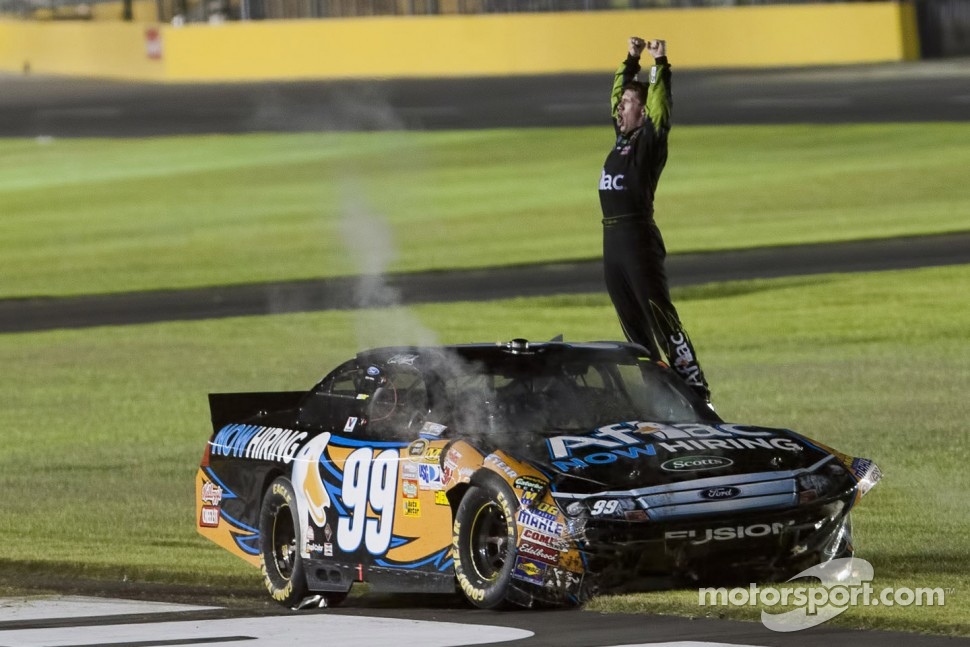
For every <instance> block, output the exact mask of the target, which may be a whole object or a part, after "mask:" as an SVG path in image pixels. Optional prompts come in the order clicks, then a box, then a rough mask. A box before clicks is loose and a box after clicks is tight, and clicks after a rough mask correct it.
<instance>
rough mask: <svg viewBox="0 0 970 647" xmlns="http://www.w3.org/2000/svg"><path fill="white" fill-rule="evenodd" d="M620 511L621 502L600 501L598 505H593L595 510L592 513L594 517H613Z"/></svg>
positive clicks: (614, 500) (612, 500) (613, 500)
mask: <svg viewBox="0 0 970 647" xmlns="http://www.w3.org/2000/svg"><path fill="white" fill-rule="evenodd" d="M619 509H620V502H619V501H617V500H616V499H598V500H597V501H596V503H594V504H593V508H592V509H591V510H590V512H591V513H592V514H593V516H594V517H600V516H603V515H613V514H616V513H617V511H619Z"/></svg>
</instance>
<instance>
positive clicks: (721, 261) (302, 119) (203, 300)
mask: <svg viewBox="0 0 970 647" xmlns="http://www.w3.org/2000/svg"><path fill="white" fill-rule="evenodd" d="M608 82H609V74H605V75H603V74H597V75H568V76H551V77H510V78H488V79H460V78H459V79H446V80H440V79H432V80H373V81H340V82H322V81H321V82H305V81H304V82H288V83H283V82H277V83H250V84H216V85H159V84H146V83H123V82H117V81H107V80H98V79H74V78H51V77H34V76H29V75H21V76H18V75H5V76H0V136H10V137H83V136H97V137H136V136H161V135H180V134H202V133H239V132H253V131H270V132H284V131H301V130H383V129H400V128H404V129H431V128H492V127H534V126H586V125H596V124H603V125H604V127H605V126H606V122H605V120H604V108H603V106H604V94H605V90H604V87H605V85H606V83H608ZM674 84H675V97H676V99H675V101H676V106H675V118H676V123H678V124H745V123H761V124H764V123H816V124H821V123H848V122H878V121H965V120H968V119H970V59H956V60H953V59H949V60H942V61H936V62H932V63H927V62H922V63H893V64H880V65H865V66H845V67H839V68H822V69H811V68H806V69H794V70H758V71H750V70H749V71H743V70H724V71H677V72H675V80H674ZM668 262H669V268H668V269H669V274H670V278H671V284H672V285H674V286H682V285H689V284H696V283H706V282H711V281H728V280H735V279H747V278H771V277H778V276H785V275H805V274H818V273H825V272H851V271H872V270H886V269H903V268H911V267H918V266H924V265H943V264H953V263H968V262H970V233H968V232H963V233H957V234H954V235H949V236H932V237H927V238H923V239H900V240H878V241H863V242H858V243H845V244H834V245H807V246H799V247H778V248H770V249H754V250H741V251H732V252H721V253H708V254H674V255H672V256H671V257H670V258H669V261H668ZM601 274H602V271H601V266H600V261H599V260H580V261H575V262H562V263H555V264H542V265H536V266H518V267H505V268H483V269H475V270H464V271H455V272H424V273H417V274H409V275H404V274H401V275H392V276H386V277H376V279H377V280H379V281H382V282H383V283H384V286H385V287H386V288H387V289H386V290H384V291H383V293H384V294H385V295H389V296H388V299H385V300H384V301H378V302H374V301H368V302H363V301H361V300H360V299H359V298H358V297H357V293H358V290H357V286H358V285H359V284H360V281H361V280H362V279H360V278H354V277H343V278H337V279H306V280H299V281H289V282H283V283H271V284H257V285H236V286H214V287H207V288H197V289H188V290H179V291H175V290H159V291H154V292H142V293H133V294H112V295H84V296H76V297H67V298H55V297H49V296H46V295H37V296H36V297H34V298H18V299H0V333H12V332H26V331H32V330H48V329H54V328H70V327H87V326H101V325H124V324H134V323H147V322H153V321H171V320H192V319H205V318H215V317H229V316H247V315H262V314H278V313H283V312H300V311H311V310H321V309H334V308H339V309H343V308H353V307H361V306H380V305H388V304H389V303H391V302H394V303H400V304H405V305H407V304H414V303H423V302H429V301H438V302H449V301H460V300H473V301H474V300H486V299H497V298H507V297H515V296H538V295H543V294H554V293H560V294H561V293H580V292H599V291H602V290H603V289H604V288H603V282H602V276H601ZM364 280H368V281H370V282H371V284H373V282H374V280H375V277H368V278H366V279H364Z"/></svg>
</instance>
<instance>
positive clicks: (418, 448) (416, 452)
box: [408, 439, 428, 458]
mask: <svg viewBox="0 0 970 647" xmlns="http://www.w3.org/2000/svg"><path fill="white" fill-rule="evenodd" d="M427 448H428V441H427V440H424V439H421V440H415V441H414V442H413V443H411V444H410V445H408V456H410V457H411V458H419V457H420V456H421V455H422V454H424V450H426V449H427Z"/></svg>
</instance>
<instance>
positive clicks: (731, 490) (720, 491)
mask: <svg viewBox="0 0 970 647" xmlns="http://www.w3.org/2000/svg"><path fill="white" fill-rule="evenodd" d="M739 494H741V490H740V489H739V488H736V487H709V488H707V489H706V490H701V498H702V499H711V500H713V501H720V500H721V499H733V498H734V497H736V496H738V495H739Z"/></svg>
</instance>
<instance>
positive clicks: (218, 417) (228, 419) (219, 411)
mask: <svg viewBox="0 0 970 647" xmlns="http://www.w3.org/2000/svg"><path fill="white" fill-rule="evenodd" d="M304 395H306V391H279V392H265V393H210V394H209V413H210V414H211V416H212V429H213V431H219V430H220V429H222V428H223V427H224V426H226V425H227V424H229V423H232V422H248V421H250V420H252V419H253V418H256V417H262V416H265V415H267V414H269V413H274V412H277V411H285V410H287V409H295V408H296V407H297V405H298V404H299V403H300V400H302V399H303V396H304Z"/></svg>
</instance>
